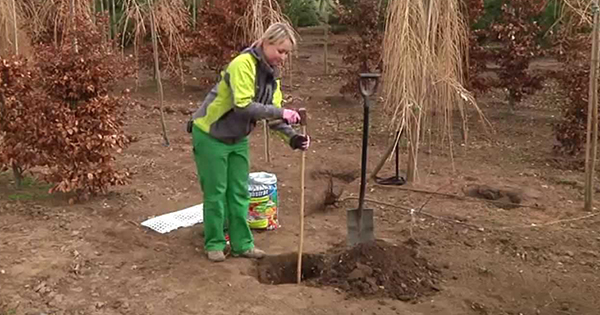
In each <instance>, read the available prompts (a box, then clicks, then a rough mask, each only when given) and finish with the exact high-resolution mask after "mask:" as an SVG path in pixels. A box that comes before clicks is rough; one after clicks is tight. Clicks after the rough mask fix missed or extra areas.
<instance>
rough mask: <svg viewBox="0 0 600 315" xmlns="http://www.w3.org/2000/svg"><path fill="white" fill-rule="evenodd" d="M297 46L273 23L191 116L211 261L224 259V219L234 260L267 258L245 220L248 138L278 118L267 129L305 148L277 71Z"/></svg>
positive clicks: (280, 25) (286, 30) (306, 142)
mask: <svg viewBox="0 0 600 315" xmlns="http://www.w3.org/2000/svg"><path fill="white" fill-rule="evenodd" d="M295 44H296V39H295V37H294V33H293V30H292V29H291V27H289V26H288V25H287V24H283V23H276V24H273V25H271V26H270V27H269V28H268V29H267V30H266V32H265V33H264V34H263V36H262V37H261V38H259V39H258V40H257V41H256V42H254V43H253V44H252V46H250V48H248V49H246V50H244V51H243V52H242V53H241V54H240V55H239V56H237V57H236V58H234V59H233V60H232V61H231V62H230V63H229V65H228V66H227V68H226V69H225V70H224V71H222V72H221V79H220V80H219V82H218V83H217V84H216V85H215V86H214V88H213V89H212V90H211V91H210V92H209V94H208V95H207V96H206V99H205V100H204V102H203V103H202V105H201V106H200V108H199V109H198V111H196V113H194V115H193V117H192V119H193V124H192V139H193V147H194V158H195V161H196V167H197V169H198V175H199V177H200V185H201V186H202V191H203V193H204V251H205V252H206V254H207V256H208V259H209V260H211V261H215V262H220V261H224V260H225V255H224V253H223V250H224V249H225V245H226V240H225V235H224V232H223V225H224V222H225V220H227V221H228V229H229V237H230V242H231V249H232V254H233V256H241V257H246V258H257V259H259V258H262V257H264V256H265V252H264V251H262V250H260V249H258V248H256V247H254V238H253V236H252V232H251V231H250V227H249V226H248V222H247V213H248V206H249V202H250V196H249V193H248V174H249V171H250V165H249V164H250V163H249V158H248V151H249V150H248V135H249V134H250V132H251V131H252V130H253V129H254V127H255V126H256V122H257V121H258V120H262V119H268V120H274V119H278V121H279V122H278V123H272V124H270V127H271V129H273V130H275V131H277V132H279V134H281V136H282V137H283V138H284V139H286V140H287V141H288V143H289V145H290V146H291V147H292V149H301V150H307V149H308V147H309V144H310V138H309V137H308V135H300V134H296V132H295V131H294V129H293V128H292V127H291V126H290V125H289V124H296V123H298V122H300V116H299V115H298V113H297V112H296V111H294V110H289V109H282V108H281V102H282V99H283V96H282V93H281V84H280V80H279V78H278V77H279V69H278V67H279V66H281V65H282V64H283V62H284V61H285V59H286V57H287V55H288V54H289V53H290V51H291V50H292V48H293V47H294V46H295ZM281 119H283V120H281ZM282 121H285V122H282ZM286 122H287V123H286ZM288 123H289V124H288Z"/></svg>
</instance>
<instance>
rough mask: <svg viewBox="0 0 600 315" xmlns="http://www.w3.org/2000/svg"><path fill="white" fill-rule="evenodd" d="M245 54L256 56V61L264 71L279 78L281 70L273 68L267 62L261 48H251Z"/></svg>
mask: <svg viewBox="0 0 600 315" xmlns="http://www.w3.org/2000/svg"><path fill="white" fill-rule="evenodd" d="M244 52H248V53H250V54H251V55H252V56H254V58H256V60H258V63H259V65H260V66H261V67H262V68H263V70H265V71H267V72H268V73H270V74H272V75H273V77H275V78H279V68H278V67H273V66H271V65H270V64H269V63H268V62H267V59H266V58H265V55H264V53H263V50H262V48H261V47H250V48H247V49H245V50H244Z"/></svg>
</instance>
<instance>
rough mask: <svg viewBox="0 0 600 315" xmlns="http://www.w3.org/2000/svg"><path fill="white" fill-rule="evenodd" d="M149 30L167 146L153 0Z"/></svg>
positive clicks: (167, 138)
mask: <svg viewBox="0 0 600 315" xmlns="http://www.w3.org/2000/svg"><path fill="white" fill-rule="evenodd" d="M150 29H151V30H150V32H151V35H152V50H153V51H154V72H155V74H156V82H157V85H158V96H159V108H160V123H161V125H162V132H163V138H164V140H165V146H169V145H170V143H169V137H168V135H167V125H166V123H165V112H164V109H163V106H164V98H165V96H164V91H163V85H162V80H161V76H160V64H159V62H158V39H157V36H158V35H157V34H156V33H157V28H156V19H155V17H154V1H153V0H150Z"/></svg>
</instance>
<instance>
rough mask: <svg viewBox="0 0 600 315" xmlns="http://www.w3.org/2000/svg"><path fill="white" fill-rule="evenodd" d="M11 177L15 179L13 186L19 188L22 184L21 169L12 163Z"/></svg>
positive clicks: (15, 163)
mask: <svg viewBox="0 0 600 315" xmlns="http://www.w3.org/2000/svg"><path fill="white" fill-rule="evenodd" d="M12 170H13V176H14V177H15V186H16V187H17V188H21V185H22V184H23V169H22V168H21V167H20V166H19V165H18V164H17V162H13V163H12Z"/></svg>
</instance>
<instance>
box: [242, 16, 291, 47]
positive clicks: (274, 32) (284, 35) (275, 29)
mask: <svg viewBox="0 0 600 315" xmlns="http://www.w3.org/2000/svg"><path fill="white" fill-rule="evenodd" d="M286 39H289V40H290V42H292V46H294V47H295V46H296V36H295V35H294V29H293V28H292V27H291V26H290V25H289V24H287V23H282V22H278V23H273V24H271V26H269V28H268V29H267V30H266V31H265V32H264V33H263V34H262V36H261V37H260V38H259V39H257V40H256V41H255V42H254V43H252V46H251V47H258V46H261V45H262V44H264V43H267V44H271V45H272V44H277V43H279V42H280V41H282V40H286Z"/></svg>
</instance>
